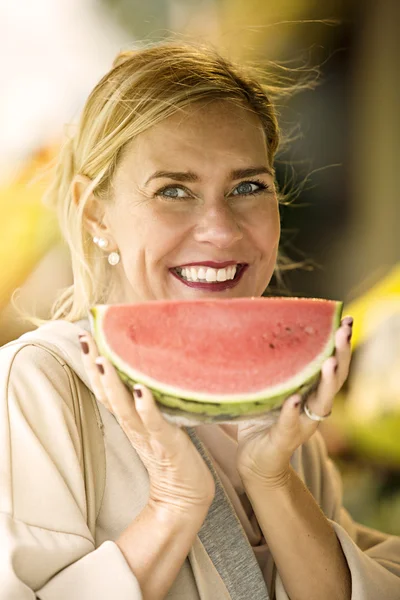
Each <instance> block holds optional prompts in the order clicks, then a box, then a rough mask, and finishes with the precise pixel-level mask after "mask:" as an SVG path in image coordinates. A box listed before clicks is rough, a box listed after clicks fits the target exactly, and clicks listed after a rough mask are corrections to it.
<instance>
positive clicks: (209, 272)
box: [177, 265, 238, 283]
mask: <svg viewBox="0 0 400 600" xmlns="http://www.w3.org/2000/svg"><path fill="white" fill-rule="evenodd" d="M237 267H238V265H231V266H230V267H225V268H223V269H212V268H210V267H183V268H182V269H177V271H178V273H179V274H180V276H181V277H182V278H183V279H186V280H187V281H200V282H205V281H207V282H209V283H213V282H215V281H229V280H231V279H234V277H235V275H236V270H237Z"/></svg>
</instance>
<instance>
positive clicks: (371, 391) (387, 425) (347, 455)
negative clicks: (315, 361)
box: [321, 265, 400, 535]
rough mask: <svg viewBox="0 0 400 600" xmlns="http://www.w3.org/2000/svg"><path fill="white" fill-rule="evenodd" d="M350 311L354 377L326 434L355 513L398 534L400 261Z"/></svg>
mask: <svg viewBox="0 0 400 600" xmlns="http://www.w3.org/2000/svg"><path fill="white" fill-rule="evenodd" d="M344 314H346V315H347V314H349V315H352V316H353V318H354V326H353V329H354V332H353V339H352V345H353V359H352V364H351V369H350V376H349V378H348V381H347V383H346V385H345V386H344V388H343V390H342V392H341V393H340V394H339V396H338V397H337V399H336V404H335V409H334V411H333V415H332V418H331V419H330V420H329V421H327V422H326V423H324V424H323V427H322V428H321V431H322V432H323V434H324V436H325V439H326V441H327V444H328V448H329V452H330V455H331V456H332V457H333V458H334V459H335V462H336V464H337V465H338V466H339V469H340V471H341V473H342V477H343V481H344V501H345V505H346V507H347V508H348V510H349V511H350V512H351V514H353V515H354V517H355V518H357V520H359V521H361V522H363V523H365V524H367V525H369V526H371V527H374V528H376V529H381V530H384V531H389V532H391V533H395V534H397V535H400V265H398V266H396V267H395V268H393V269H392V270H391V271H390V272H389V273H388V274H387V275H386V277H384V278H383V279H382V280H381V281H380V282H378V283H377V284H376V285H375V286H373V287H372V288H371V289H370V290H368V291H367V292H366V293H365V294H364V295H363V296H361V297H360V298H358V299H357V300H355V301H354V302H353V303H351V304H349V305H348V306H347V307H345V311H344Z"/></svg>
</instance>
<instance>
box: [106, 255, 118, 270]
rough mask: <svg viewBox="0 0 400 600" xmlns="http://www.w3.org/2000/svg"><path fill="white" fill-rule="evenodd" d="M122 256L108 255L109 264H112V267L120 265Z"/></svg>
mask: <svg viewBox="0 0 400 600" xmlns="http://www.w3.org/2000/svg"><path fill="white" fill-rule="evenodd" d="M120 258H121V257H120V255H119V254H118V252H110V254H109V255H108V258H107V260H108V262H109V263H110V265H111V266H113V267H114V266H115V265H117V264H118V263H119V260H120Z"/></svg>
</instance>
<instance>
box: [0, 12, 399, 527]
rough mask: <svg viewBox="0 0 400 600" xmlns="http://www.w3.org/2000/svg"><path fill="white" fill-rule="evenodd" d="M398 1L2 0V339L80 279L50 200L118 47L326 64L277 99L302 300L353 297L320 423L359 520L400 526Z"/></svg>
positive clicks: (286, 226) (282, 173)
mask: <svg viewBox="0 0 400 600" xmlns="http://www.w3.org/2000/svg"><path fill="white" fill-rule="evenodd" d="M399 12H400V4H399V3H398V1H397V0H381V1H380V2H379V3H378V2H374V1H373V0H342V1H339V0H325V2H323V3H322V2H316V0H280V1H279V2H275V1H272V0H146V2H143V1H141V0H57V2H54V0H36V1H35V2H34V3H32V2H30V1H29V0H19V1H18V2H14V3H10V2H6V1H5V0H0V40H1V42H0V44H1V50H2V51H1V52H0V67H1V71H2V74H3V78H2V79H3V88H2V89H3V92H2V94H1V96H0V139H1V144H0V217H1V218H0V228H1V229H0V233H1V235H0V265H1V266H0V344H4V343H6V342H7V341H9V340H11V339H13V338H14V337H16V336H18V335H19V334H21V333H22V332H24V331H26V330H27V329H30V328H32V325H31V324H29V322H27V321H26V320H24V319H23V318H22V317H21V316H20V315H19V313H18V311H17V310H16V309H15V307H14V305H13V302H12V301H11V300H12V297H14V300H15V301H16V302H17V304H18V305H19V306H20V307H21V308H22V309H23V310H26V311H29V312H34V313H35V314H36V315H38V316H40V317H43V318H46V317H47V316H48V314H49V309H50V307H51V305H52V303H53V301H54V299H55V297H56V295H57V293H58V292H59V290H60V289H62V288H64V287H66V286H68V285H69V284H70V283H71V271H70V266H69V260H68V253H67V251H66V248H65V247H64V245H63V243H62V242H61V240H60V236H59V233H58V229H57V224H56V222H55V218H54V216H53V214H52V213H50V212H49V211H48V210H47V209H45V207H44V206H43V205H42V202H41V198H42V194H43V191H44V189H45V188H46V184H47V181H48V176H49V175H48V173H47V171H46V169H47V167H48V166H49V165H51V162H52V160H53V159H54V157H55V156H56V153H57V149H58V147H59V145H60V142H61V140H62V138H63V134H64V131H65V127H66V126H67V125H68V124H69V123H71V122H74V121H75V120H76V118H77V117H78V115H79V112H80V109H81V108H82V106H83V103H84V101H85V99H86V97H87V95H88V93H89V92H90V90H91V89H92V87H93V86H94V85H95V83H96V82H97V81H98V80H99V79H100V77H101V76H102V75H103V74H104V73H105V72H106V71H107V70H108V69H109V67H110V66H111V63H112V60H113V58H114V56H115V54H116V53H117V52H118V51H119V50H121V49H125V48H127V47H131V48H134V47H135V46H136V45H139V44H140V43H142V42H148V41H152V40H154V41H158V40H162V39H164V38H168V37H170V36H171V35H174V34H178V35H179V36H181V38H182V39H188V40H191V39H196V40H199V41H204V42H210V43H212V44H213V45H215V46H216V47H217V48H219V49H220V50H221V51H222V52H223V53H224V54H225V55H227V56H228V57H231V58H233V59H236V60H239V61H250V62H252V63H257V64H261V65H262V64H265V62H266V61H276V62H280V63H283V64H285V65H286V66H288V67H290V68H299V67H305V66H308V67H313V66H315V65H317V66H319V68H320V71H321V76H320V79H319V85H318V86H317V87H316V89H315V90H312V91H307V92H303V93H301V94H298V95H296V96H294V97H293V98H292V99H291V100H290V101H288V102H287V103H286V104H285V105H283V106H280V107H279V110H280V113H281V122H282V127H283V130H284V131H287V132H290V131H292V132H293V130H294V131H295V133H296V135H295V139H294V141H293V142H292V143H291V144H290V147H289V148H288V149H286V150H285V151H284V152H282V153H281V155H280V156H279V160H278V162H277V165H276V167H277V174H278V181H279V183H280V185H281V186H282V187H284V186H286V185H289V187H290V182H293V184H294V187H295V188H296V185H297V189H298V191H299V192H300V190H301V189H302V191H301V193H299V194H298V197H297V198H296V200H295V201H294V202H293V203H292V204H290V205H289V206H285V207H282V221H283V223H282V224H283V230H284V234H283V247H284V250H285V252H287V254H288V255H289V256H290V257H291V258H292V259H293V260H294V261H305V266H304V267H303V268H299V269H295V270H291V271H288V272H287V273H286V275H285V281H286V284H287V286H288V288H289V290H290V293H291V294H292V295H301V296H318V297H325V298H332V299H340V300H343V301H344V302H345V314H352V315H353V317H354V319H355V323H354V339H353V348H354V359H353V362H352V368H351V374H350V377H349V380H348V382H347V384H346V386H345V388H344V390H343V391H342V392H341V393H340V395H339V396H338V398H337V402H336V407H335V410H334V414H333V416H332V418H331V419H329V420H328V421H327V422H325V423H324V424H323V427H322V429H321V431H322V432H323V435H324V436H325V439H326V442H327V444H328V449H329V452H330V454H331V456H332V457H333V458H334V460H335V462H336V463H337V465H338V466H339V468H340V470H341V473H342V476H343V480H344V502H345V505H346V506H347V508H348V509H349V510H350V512H351V514H352V515H353V517H354V518H355V519H357V520H358V521H360V522H363V523H365V524H367V525H369V526H371V527H375V528H377V529H382V530H384V531H388V532H392V533H396V534H399V535H400V243H399V235H398V228H399V226H400V202H399V198H398V181H397V171H398V170H399V168H400V163H399V156H400V152H399V139H400V135H399V134H400V119H399V110H398V107H399V106H400V97H399V96H400V85H399V69H400V48H399V31H400V29H399V25H400V19H399Z"/></svg>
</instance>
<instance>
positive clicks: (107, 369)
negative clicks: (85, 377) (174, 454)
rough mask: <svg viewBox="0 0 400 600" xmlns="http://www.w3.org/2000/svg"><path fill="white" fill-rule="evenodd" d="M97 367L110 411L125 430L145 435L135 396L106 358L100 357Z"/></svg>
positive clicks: (97, 359)
mask: <svg viewBox="0 0 400 600" xmlns="http://www.w3.org/2000/svg"><path fill="white" fill-rule="evenodd" d="M96 365H97V367H98V369H99V372H100V379H101V384H102V387H103V390H104V395H105V397H106V400H107V402H108V404H109V407H110V411H111V412H112V413H113V415H114V416H115V418H116V419H117V421H118V422H119V423H120V425H121V426H122V427H123V429H124V430H129V431H136V432H137V433H139V434H143V432H144V430H143V424H142V421H141V419H140V417H139V415H138V413H137V411H136V408H135V400H134V398H133V394H132V393H131V392H130V391H129V390H128V388H127V387H126V385H125V384H124V383H123V382H122V380H121V378H120V377H119V375H118V373H117V371H116V370H115V368H114V366H113V365H112V364H111V363H110V361H109V360H108V359H107V358H106V357H105V356H98V357H97V358H96Z"/></svg>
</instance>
